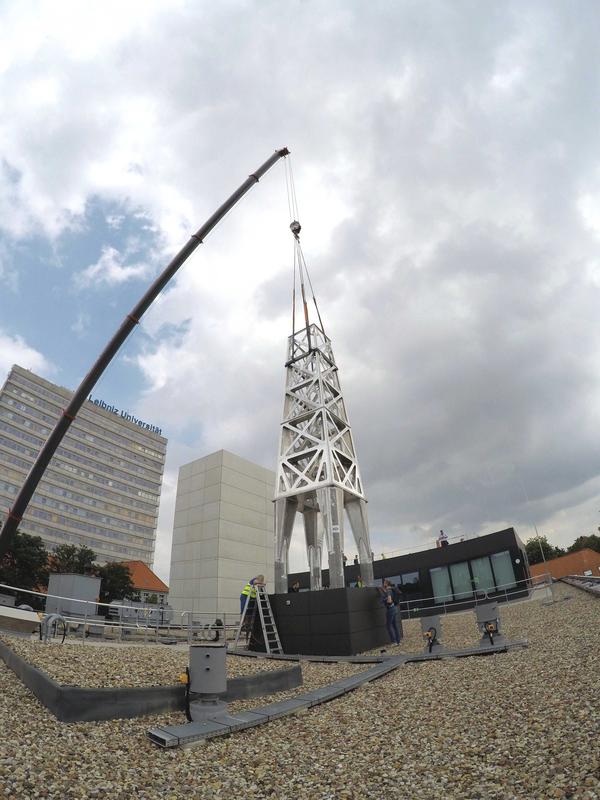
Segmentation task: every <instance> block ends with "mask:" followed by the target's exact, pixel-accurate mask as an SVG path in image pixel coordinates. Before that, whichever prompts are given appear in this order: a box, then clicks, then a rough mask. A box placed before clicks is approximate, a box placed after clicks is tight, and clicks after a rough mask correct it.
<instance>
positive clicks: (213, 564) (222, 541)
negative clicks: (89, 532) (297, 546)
mask: <svg viewBox="0 0 600 800" xmlns="http://www.w3.org/2000/svg"><path fill="white" fill-rule="evenodd" d="M274 490H275V473H274V472H273V471H271V470H269V469H266V468H265V467H261V466H259V465H258V464H254V463H252V462H251V461H248V460H247V459H244V458H241V457H240V456H237V455H234V454H233V453H230V452H228V451H226V450H219V451H217V452H216V453H211V454H210V455H208V456H205V457H203V458H199V459H197V460H196V461H192V462H191V463H189V464H184V465H183V466H182V467H181V468H180V470H179V477H178V482H177V498H176V503H175V518H174V525H173V543H172V547H171V570H170V577H169V587H170V593H169V602H170V604H171V605H172V606H173V608H174V610H175V615H176V616H177V614H178V613H181V612H183V611H192V612H194V613H195V614H206V615H215V616H217V615H219V614H228V613H234V614H237V613H239V610H240V601H239V598H240V592H241V590H242V588H243V586H244V584H245V583H246V581H247V580H248V579H249V578H252V577H254V576H255V575H259V574H264V576H265V578H266V580H267V585H268V586H269V585H270V586H272V585H273V495H274Z"/></svg>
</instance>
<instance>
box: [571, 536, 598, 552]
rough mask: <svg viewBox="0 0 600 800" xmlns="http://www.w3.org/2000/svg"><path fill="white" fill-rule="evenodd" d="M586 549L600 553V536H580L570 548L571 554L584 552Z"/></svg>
mask: <svg viewBox="0 0 600 800" xmlns="http://www.w3.org/2000/svg"><path fill="white" fill-rule="evenodd" d="M584 547H589V548H590V550H595V551H596V552H597V553H600V536H598V535H597V534H595V533H592V534H590V535H589V536H578V537H577V538H576V539H575V541H574V542H573V544H572V545H571V546H570V547H569V553H575V552H577V550H583V548H584Z"/></svg>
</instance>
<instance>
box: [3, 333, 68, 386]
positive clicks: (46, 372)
mask: <svg viewBox="0 0 600 800" xmlns="http://www.w3.org/2000/svg"><path fill="white" fill-rule="evenodd" d="M13 364H19V365H20V366H22V367H24V368H25V369H30V370H31V371H32V372H35V373H37V374H39V375H43V376H44V377H48V378H50V379H51V377H52V374H53V373H54V372H55V367H54V365H53V364H51V363H50V362H49V361H48V360H47V359H46V357H45V356H44V355H43V354H42V353H40V352H39V351H38V350H35V349H34V348H33V347H30V346H29V345H28V344H27V342H25V341H24V340H23V339H22V338H21V337H20V336H12V335H10V334H8V333H6V332H5V331H3V330H1V329H0V374H6V373H7V372H8V371H9V370H10V368H11V367H12V365H13Z"/></svg>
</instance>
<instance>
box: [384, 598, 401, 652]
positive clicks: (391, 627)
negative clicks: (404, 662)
mask: <svg viewBox="0 0 600 800" xmlns="http://www.w3.org/2000/svg"><path fill="white" fill-rule="evenodd" d="M385 624H386V626H387V630H388V633H389V635H390V639H391V640H392V642H395V643H396V644H400V632H399V631H398V619H397V613H396V606H386V609H385Z"/></svg>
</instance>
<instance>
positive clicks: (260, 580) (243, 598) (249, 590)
mask: <svg viewBox="0 0 600 800" xmlns="http://www.w3.org/2000/svg"><path fill="white" fill-rule="evenodd" d="M264 585H265V576H264V575H257V576H256V577H255V578H252V580H250V581H248V583H247V584H246V585H245V586H244V588H243V589H242V593H241V595H240V614H243V613H244V608H245V607H246V603H248V610H251V608H252V606H253V605H254V603H256V587H257V586H264ZM248 598H250V599H248Z"/></svg>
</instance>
